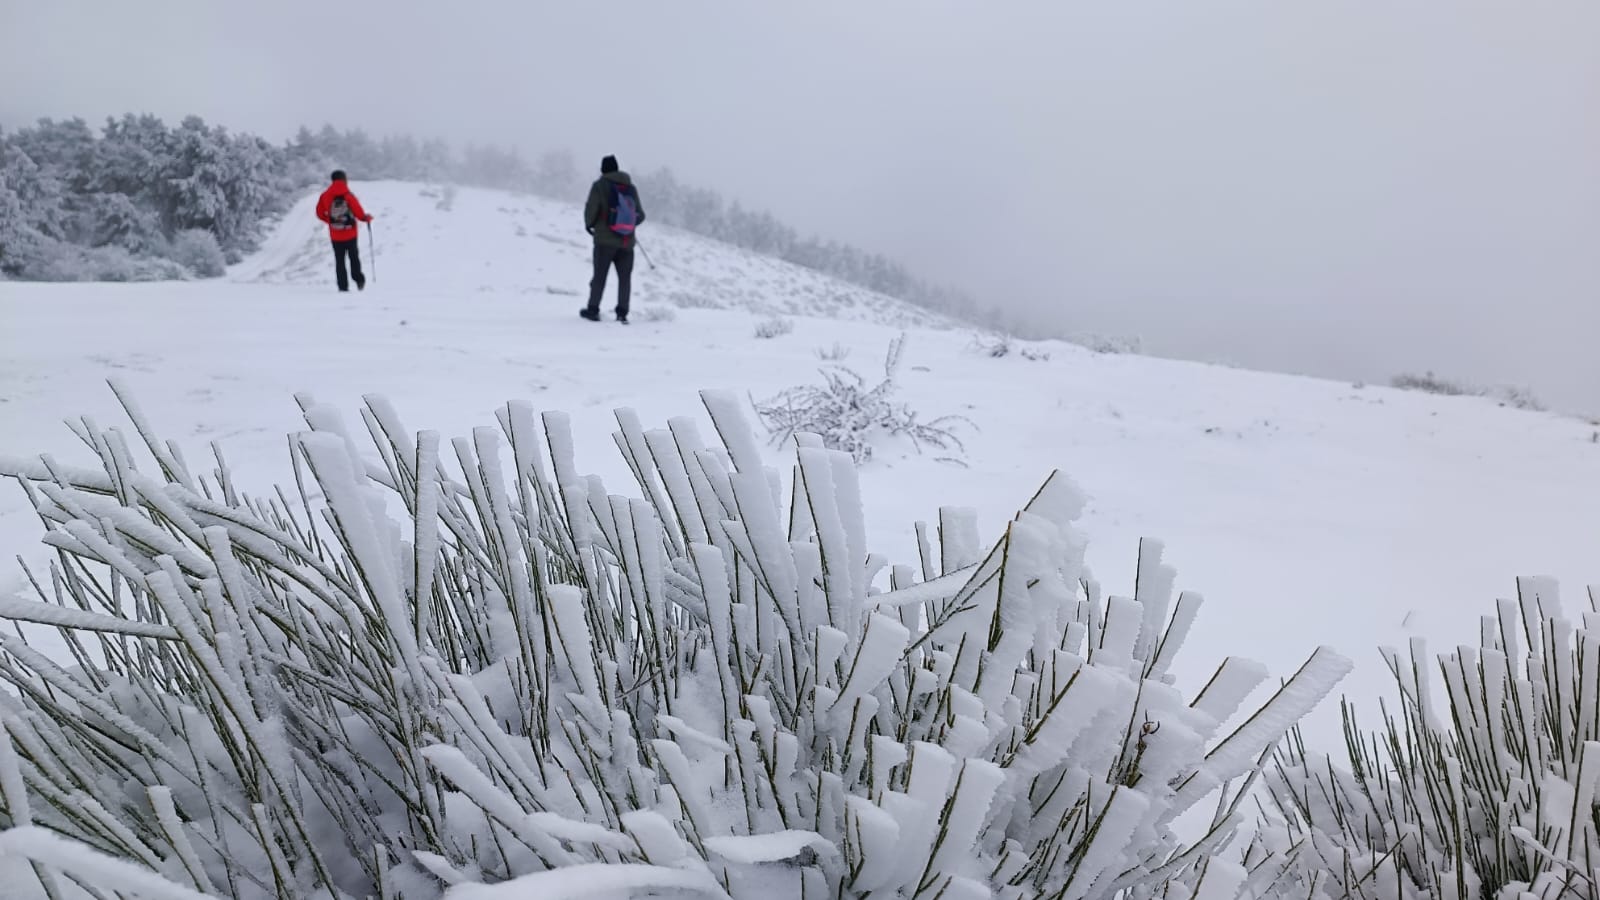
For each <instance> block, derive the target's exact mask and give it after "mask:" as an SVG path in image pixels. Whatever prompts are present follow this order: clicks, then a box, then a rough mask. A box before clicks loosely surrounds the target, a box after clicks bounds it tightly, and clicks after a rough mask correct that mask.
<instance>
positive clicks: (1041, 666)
mask: <svg viewBox="0 0 1600 900" xmlns="http://www.w3.org/2000/svg"><path fill="white" fill-rule="evenodd" d="M114 387H115V385H114ZM119 393H122V392H121V391H120V389H119ZM705 399H706V404H707V408H708V410H709V412H710V416H711V421H712V424H713V426H714V430H715V432H716V434H717V435H718V437H719V438H720V439H721V441H722V446H721V447H713V446H709V445H707V444H706V443H705V442H704V441H703V440H702V438H701V436H700V433H699V429H698V428H697V427H696V425H695V423H694V422H693V421H692V420H689V419H685V418H677V419H672V420H671V421H670V422H669V423H668V425H667V427H666V428H661V429H654V430H649V431H646V430H644V429H643V428H642V427H641V425H640V423H639V420H638V418H637V417H636V416H635V415H634V414H633V413H632V412H630V411H627V410H621V411H619V412H618V413H617V421H618V424H619V428H618V430H617V431H616V433H615V434H614V439H615V442H616V445H617V447H618V449H619V450H620V451H621V453H622V456H623V457H624V459H625V460H626V462H627V464H628V467H629V469H630V470H631V472H632V474H633V475H634V477H635V479H636V480H637V490H638V494H637V495H636V496H624V495H619V494H610V493H607V492H606V490H605V488H604V487H603V486H602V485H601V483H600V481H599V480H598V479H597V478H595V477H593V476H587V475H584V474H582V470H581V469H579V468H578V466H579V463H578V460H577V459H575V458H574V456H573V446H574V444H573V439H572V435H571V434H570V432H569V428H568V420H567V418H566V417H565V416H564V415H562V414H559V413H544V414H543V415H542V416H535V414H534V412H533V411H532V409H531V408H530V407H528V406H526V405H523V404H518V403H513V404H510V405H507V406H505V407H502V408H501V409H500V410H499V413H498V418H499V428H498V429H495V428H488V427H484V428H478V429H476V430H474V432H473V433H472V435H471V437H462V438H458V439H456V440H455V441H453V442H451V443H450V444H448V445H444V446H443V447H442V446H441V442H440V438H439V436H438V435H437V434H436V433H434V432H426V431H425V432H421V433H419V434H411V433H409V432H407V431H406V430H405V429H404V428H403V427H402V426H401V424H400V421H399V417H398V416H397V414H396V413H395V411H394V410H393V409H392V408H390V407H389V406H388V405H387V404H386V403H385V402H383V401H382V400H381V399H378V398H368V402H367V406H366V407H365V408H364V409H363V410H362V412H361V417H362V420H363V422H364V425H365V430H366V431H367V432H368V433H369V434H370V435H371V436H372V438H373V442H374V446H373V447H372V448H370V449H369V452H368V454H367V455H362V454H361V453H360V452H359V451H358V446H357V444H356V442H355V440H354V434H353V432H352V430H351V429H349V428H348V427H347V426H346V425H345V423H344V422H343V421H342V420H341V418H340V417H339V416H338V415H337V414H336V413H335V412H334V411H332V410H330V409H328V408H326V407H323V406H320V405H318V404H316V403H315V402H313V401H312V400H311V399H310V398H301V400H302V408H303V410H304V414H305V418H306V421H307V425H308V430H306V431H304V432H301V433H299V434H296V435H293V436H292V437H291V440H290V442H289V443H290V447H291V448H292V454H293V461H294V466H295V475H296V478H295V487H294V489H292V490H288V491H282V490H280V491H277V492H275V493H272V494H265V495H250V494H246V493H244V492H243V490H242V489H241V486H240V485H239V484H238V483H236V482H235V481H234V479H233V475H232V473H231V471H230V469H229V467H228V465H227V463H226V462H225V460H224V458H223V456H222V454H221V453H220V451H216V452H215V456H216V465H215V467H213V468H212V469H211V470H210V471H209V472H207V471H203V470H197V469H195V468H193V467H191V465H190V464H189V463H187V462H186V461H185V458H184V456H183V455H182V454H181V453H180V451H179V449H178V447H177V446H176V445H175V444H172V443H169V442H164V441H161V440H159V439H158V438H157V437H156V436H155V435H154V434H153V433H151V431H150V428H149V424H148V422H147V420H146V418H145V417H144V416H143V415H142V414H141V413H139V411H138V410H137V408H136V407H135V406H134V405H133V404H132V403H131V402H130V401H128V400H127V399H126V397H125V396H124V405H125V406H126V407H127V408H128V410H129V414H130V419H131V420H132V423H133V430H132V431H131V432H130V431H124V430H122V429H117V428H111V429H106V430H97V429H96V428H95V427H94V426H93V425H92V423H91V422H90V421H89V420H87V419H84V420H82V421H81V422H78V423H75V424H74V428H75V429H76V430H77V432H78V434H79V436H80V437H81V438H82V439H83V440H84V441H85V442H86V443H87V444H88V445H89V447H90V448H91V450H92V452H93V453H94V454H96V455H98V456H99V458H100V459H101V460H102V461H103V471H84V470H75V469H71V468H68V467H64V466H62V465H60V464H59V463H57V462H55V461H54V460H52V459H51V458H49V457H44V458H40V459H39V460H37V461H35V462H27V461H6V462H0V472H4V473H6V474H10V475H13V476H15V477H17V478H18V479H19V480H20V481H21V482H22V483H23V484H24V486H25V488H26V490H27V491H28V494H29V496H30V497H31V498H32V499H33V501H34V503H35V505H36V507H37V509H38V512H39V514H40V515H41V517H42V520H43V521H44V522H45V524H46V525H47V527H48V535H47V540H48V541H49V542H50V543H51V544H52V545H53V546H54V547H55V548H56V550H57V552H58V554H59V559H58V562H57V563H56V564H54V565H53V566H52V570H51V572H50V573H48V577H45V578H42V579H41V580H38V581H37V582H36V584H38V586H39V588H40V593H41V596H40V599H39V600H38V601H23V600H13V601H5V602H4V603H0V617H3V618H5V619H9V620H12V621H13V622H17V623H38V624H43V625H47V626H50V627H53V628H55V629H57V630H58V634H59V635H60V636H61V637H62V638H63V639H65V640H66V641H67V642H68V646H69V648H70V650H71V651H72V653H73V655H74V660H73V663H74V664H73V665H71V666H70V667H69V666H66V665H62V664H59V663H57V662H55V661H53V660H51V659H49V658H47V657H45V656H44V655H42V654H41V653H40V652H39V651H37V650H36V649H34V648H33V647H31V646H29V644H28V643H27V642H26V641H24V640H23V639H22V638H21V637H19V636H16V635H12V634H9V633H0V650H3V651H4V652H3V653H0V678H3V679H4V681H6V682H7V683H8V684H9V685H10V686H11V687H12V688H13V689H14V690H15V691H16V692H17V697H18V699H17V700H16V701H13V702H4V703H0V796H3V799H4V809H5V811H6V816H7V821H6V824H8V825H10V826H13V827H11V828H10V830H7V831H4V832H0V861H4V860H5V859H6V858H7V857H10V858H12V859H23V860H27V861H29V862H31V863H32V864H33V865H34V871H35V872H37V873H38V875H39V877H41V878H42V879H44V880H45V881H46V882H47V884H49V885H50V886H51V888H52V890H54V889H56V888H66V887H70V884H69V882H76V883H78V884H81V885H84V886H88V887H92V888H94V889H95V890H97V891H99V892H100V896H122V895H123V893H122V892H127V891H139V892H141V894H142V895H143V896H161V897H185V898H187V897H196V896H201V895H205V896H224V897H234V898H266V897H275V898H283V900H291V898H325V900H335V898H336V900H343V898H357V897H382V898H404V900H430V898H438V897H441V896H442V897H445V898H448V900H473V898H478V900H483V898H501V897H504V898H511V897H519V898H520V897H566V898H577V897H595V898H599V897H605V898H616V897H622V896H646V895H649V896H671V897H684V898H688V897H720V898H739V900H744V898H752V900H753V898H763V900H764V898H769V897H782V898H793V897H801V898H869V897H870V898H872V900H888V898H902V900H910V898H928V900H933V898H944V900H978V898H985V897H993V898H1000V900H1023V898H1036V897H1071V898H1089V900H1101V898H1107V900H1109V898H1153V897H1163V898H1175V900H1177V898H1181V900H1198V898H1207V900H1211V898H1233V897H1235V896H1240V897H1243V896H1252V897H1254V896H1258V894H1257V893H1251V891H1252V890H1253V888H1252V885H1258V884H1261V883H1265V881H1266V880H1267V879H1268V878H1270V876H1271V875H1272V873H1273V872H1275V871H1278V870H1279V869H1280V868H1281V866H1280V865H1278V863H1277V862H1276V861H1275V862H1274V865H1271V866H1265V867H1262V868H1261V869H1260V870H1259V871H1258V872H1247V871H1246V870H1245V869H1244V868H1242V867H1240V866H1238V865H1235V864H1232V863H1229V862H1226V861H1225V860H1223V859H1221V858H1216V854H1217V853H1218V852H1219V850H1220V849H1221V848H1222V847H1223V846H1224V845H1225V843H1226V841H1227V840H1228V839H1229V838H1230V837H1231V836H1232V835H1233V833H1234V831H1235V829H1236V827H1238V826H1239V825H1240V824H1241V822H1242V809H1241V807H1242V801H1243V799H1244V798H1245V796H1246V790H1245V788H1246V787H1247V786H1248V785H1249V784H1250V783H1251V782H1252V781H1253V780H1255V779H1256V778H1257V776H1258V774H1259V770H1260V764H1261V762H1262V760H1263V758H1264V754H1267V753H1268V752H1270V749H1271V748H1272V747H1273V746H1274V745H1275V744H1276V743H1277V742H1278V741H1279V740H1280V739H1281V738H1282V737H1283V736H1284V734H1285V732H1286V730H1287V729H1288V728H1289V727H1290V726H1291V725H1292V724H1293V723H1295V722H1296V721H1297V720H1298V719H1299V718H1300V717H1301V716H1302V715H1303V714H1304V713H1305V712H1306V711H1307V710H1309V709H1310V708H1311V707H1312V706H1313V705H1314V704H1315V703H1317V702H1318V701H1319V700H1320V698H1322V697H1323V696H1325V695H1326V694H1327V693H1328V692H1329V691H1330V690H1331V689H1332V687H1333V686H1334V684H1335V683H1336V682H1337V681H1338V679H1339V678H1340V677H1342V675H1343V674H1344V673H1345V672H1346V670H1347V669H1348V667H1349V663H1348V662H1347V661H1345V660H1344V659H1342V658H1340V657H1339V656H1338V655H1336V654H1334V653H1332V652H1330V651H1328V650H1326V649H1321V650H1317V651H1316V652H1315V653H1313V654H1312V655H1311V656H1310V658H1309V659H1308V660H1307V662H1306V663H1305V665H1304V666H1303V667H1302V668H1301V669H1300V670H1299V671H1298V672H1296V673H1295V674H1294V675H1293V676H1292V677H1291V678H1289V680H1288V681H1287V682H1286V683H1284V684H1283V686H1282V687H1281V688H1279V689H1278V690H1276V691H1274V692H1272V693H1271V694H1270V697H1269V699H1267V701H1266V703H1265V705H1264V706H1263V707H1261V708H1260V709H1258V710H1254V711H1253V712H1251V711H1247V710H1241V709H1240V706H1241V704H1242V703H1243V702H1244V701H1245V699H1246V697H1247V696H1248V695H1249V694H1250V693H1251V692H1252V691H1253V689H1254V688H1256V687H1257V686H1258V685H1260V684H1262V683H1263V682H1264V681H1265V679H1266V674H1267V673H1266V672H1265V670H1264V669H1263V668H1262V667H1260V666H1259V665H1256V664H1253V663H1250V662H1247V661H1243V660H1239V659H1234V658H1230V659H1227V660H1225V661H1224V662H1223V663H1222V664H1221V666H1219V667H1218V669H1217V670H1216V673H1215V675H1214V676H1213V677H1212V678H1211V679H1210V680H1209V681H1208V682H1207V683H1206V685H1205V686H1204V687H1202V688H1201V689H1200V690H1199V691H1198V692H1197V693H1194V694H1192V695H1186V694H1185V693H1184V692H1181V691H1180V690H1179V689H1178V687H1177V686H1176V685H1175V684H1174V683H1173V681H1174V679H1173V676H1172V674H1171V671H1170V670H1171V666H1172V663H1173V660H1174V658H1175V655H1176V653H1177V652H1178V649H1179V647H1180V646H1181V645H1182V643H1183V641H1184V638H1185V637H1186V635H1187V633H1188V631H1189V629H1190V627H1191V625H1192V624H1193V622H1194V620H1195V615H1196V612H1197V610H1198V608H1199V605H1200V600H1199V598H1198V597H1196V596H1194V595H1191V594H1188V593H1183V594H1179V595H1177V596H1174V592H1173V581H1174V573H1173V572H1172V571H1171V570H1170V568H1169V567H1167V566H1166V565H1164V564H1163V563H1161V561H1160V548H1159V546H1158V545H1156V544H1154V543H1146V544H1144V545H1142V546H1141V548H1140V553H1139V567H1138V578H1137V581H1136V584H1135V585H1134V592H1133V596H1132V597H1131V598H1128V597H1110V598H1107V597H1105V596H1103V595H1102V593H1101V591H1100V588H1099V586H1098V584H1097V583H1096V582H1095V581H1094V579H1093V578H1092V577H1091V575H1090V573H1089V572H1088V571H1087V569H1086V568H1085V566H1084V561H1083V560H1084V542H1083V540H1082V538H1081V537H1080V536H1079V535H1078V534H1077V532H1076V531H1075V529H1074V526H1073V522H1074V520H1075V519H1076V517H1077V516H1078V515H1079V513H1080V511H1081V509H1082V506H1083V501H1082V500H1081V498H1080V497H1079V495H1078V493H1077V491H1076V490H1075V489H1074V488H1073V487H1072V486H1071V485H1070V484H1069V483H1068V482H1067V480H1066V479H1065V478H1063V477H1062V476H1060V475H1059V474H1056V475H1052V476H1050V477H1049V478H1048V479H1047V480H1046V481H1045V483H1044V485H1043V487H1042V488H1041V489H1040V490H1039V491H1038V492H1037V493H1036V494H1035V495H1034V497H1033V498H1032V499H1031V500H1029V501H1028V503H1027V504H1026V505H1025V506H1024V507H1023V508H1022V509H1021V510H1020V511H1019V512H1018V513H1017V515H1016V516H1015V517H1014V518H1013V519H1012V520H1011V521H1009V522H1007V523H1006V525H1005V529H1004V531H1003V533H1002V534H1001V536H1000V537H999V539H998V540H997V541H995V542H994V543H993V544H992V545H991V546H990V547H989V548H988V549H985V548H984V547H983V546H982V545H981V544H980V542H979V538H978V534H977V527H976V518H975V516H974V514H973V513H971V512H965V511H961V510H956V509H950V508H945V509H941V510H940V512H939V521H938V523H937V527H936V528H928V527H925V526H923V525H918V526H917V530H916V533H917V537H918V544H919V550H920V552H919V560H918V561H917V563H916V564H914V565H910V566H906V565H895V566H890V565H889V564H888V562H887V561H886V560H885V559H883V557H881V556H879V555H877V554H874V553H872V552H870V551H869V550H868V548H867V546H866V538H865V536H866V533H867V531H866V524H865V519H864V516H863V510H862V497H861V492H860V488H859V485H858V482H857V474H856V470H855V469H854V467H853V466H852V464H851V461H850V457H849V456H848V454H845V453H841V452H837V451H830V450H827V449H825V448H823V447H822V446H820V442H819V441H818V440H817V439H816V438H815V437H814V436H809V435H800V436H799V439H798V441H797V443H798V449H797V453H796V456H795V459H794V463H793V466H792V469H791V471H790V473H789V476H788V477H787V478H785V477H784V476H783V475H782V473H780V472H779V471H778V470H775V469H771V468H768V467H767V466H766V464H765V463H764V461H763V457H762V454H761V451H760V450H759V448H758V445H757V443H756V441H755V438H754V435H753V434H752V433H751V432H750V430H749V428H748V427H747V426H746V424H745V423H744V422H743V421H742V415H741V413H740V412H739V406H738V404H737V403H736V402H735V401H734V399H733V398H731V397H729V396H726V395H721V394H708V395H706V398H705ZM135 433H136V434H137V435H138V436H139V438H140V439H142V441H143V443H144V446H145V448H146V449H147V450H148V452H149V454H150V456H151V457H153V459H154V463H153V465H152V464H149V463H145V464H143V465H142V466H141V465H136V463H137V462H142V460H141V459H139V458H137V457H136V455H135V453H134V452H133V447H132V446H131V445H130V444H129V443H128V441H127V440H125V437H126V436H128V435H130V434H135ZM446 449H447V450H448V454H447V453H445V452H441V451H442V450H446ZM451 457H453V461H454V463H455V464H456V465H451V463H450V462H449V461H448V460H450V458H451ZM885 575H886V576H887V577H886V579H885V577H884V576H885ZM1233 720H1238V721H1242V722H1243V724H1242V725H1240V726H1238V727H1237V728H1231V729H1230V728H1224V727H1223V726H1224V723H1226V722H1229V721H1233ZM1208 797H1211V798H1215V799H1214V800H1211V801H1207V799H1206V798H1208ZM1201 802H1207V803H1208V804H1209V803H1213V802H1214V803H1216V806H1215V809H1216V813H1215V815H1213V816H1211V817H1210V819H1209V824H1208V825H1206V826H1205V827H1203V828H1202V829H1201V830H1200V833H1199V837H1198V839H1197V840H1196V841H1195V842H1193V843H1189V842H1186V841H1185V840H1184V839H1182V838H1180V837H1179V835H1178V833H1177V832H1176V830H1175V829H1174V826H1173V823H1174V821H1175V820H1176V819H1177V818H1178V817H1180V816H1182V815H1184V814H1185V813H1186V812H1188V811H1190V810H1192V809H1196V804H1198V803H1201ZM1262 872H1265V873H1266V874H1265V875H1262V874H1261V873H1262ZM16 887H18V886H17V885H10V886H8V889H9V888H16ZM24 889H25V888H24Z"/></svg>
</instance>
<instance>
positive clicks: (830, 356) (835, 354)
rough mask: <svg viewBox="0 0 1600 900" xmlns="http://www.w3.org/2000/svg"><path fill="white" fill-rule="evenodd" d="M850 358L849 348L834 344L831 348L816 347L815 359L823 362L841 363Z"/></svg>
mask: <svg viewBox="0 0 1600 900" xmlns="http://www.w3.org/2000/svg"><path fill="white" fill-rule="evenodd" d="M849 356H850V348H849V347H846V346H845V345H843V344H841V343H838V342H837V341H836V342H834V345H833V346H832V347H818V348H817V359H820V360H822V361H823V362H842V361H843V360H845V359H847V358H848V357H849Z"/></svg>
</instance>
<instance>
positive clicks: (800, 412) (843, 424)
mask: <svg viewBox="0 0 1600 900" xmlns="http://www.w3.org/2000/svg"><path fill="white" fill-rule="evenodd" d="M904 349H905V335H901V336H900V337H898V338H896V339H895V340H893V341H892V342H890V344H889V351H888V353H887V355H886V356H885V359H884V365H883V380H882V381H880V382H878V383H877V384H876V385H873V386H872V387H868V386H867V381H866V379H865V378H863V377H861V375H860V374H859V373H858V372H856V371H855V370H854V369H851V368H849V367H847V366H843V365H838V364H835V365H831V366H827V367H825V368H823V369H822V384H821V385H820V386H816V385H801V386H798V387H792V388H789V389H788V390H785V391H782V392H780V393H779V394H778V395H777V396H776V397H773V398H772V399H770V400H767V401H764V402H760V403H755V408H756V412H757V414H758V415H759V416H760V417H761V419H762V420H763V421H764V422H765V423H766V426H767V433H768V435H769V436H770V437H771V438H772V440H773V441H774V443H776V444H779V445H782V444H783V443H785V442H787V441H790V440H792V439H794V438H795V436H796V435H800V434H815V435H819V436H820V437H821V440H822V443H823V446H825V447H827V448H828V449H830V450H842V451H844V452H846V453H848V454H850V457H851V458H852V459H853V460H855V462H856V463H858V464H860V463H865V462H868V461H870V460H871V459H872V452H873V442H874V441H875V440H881V439H883V438H904V439H906V440H909V441H910V442H911V444H912V446H913V447H915V448H917V450H918V451H919V452H920V450H921V449H922V447H923V446H924V445H928V446H932V447H935V448H938V449H941V450H945V449H951V450H955V451H957V452H959V451H961V449H962V444H961V439H960V438H959V437H957V436H956V434H955V432H954V431H953V430H952V429H953V428H954V427H955V426H958V425H969V426H970V425H971V424H972V423H971V422H970V421H969V420H967V419H965V418H963V417H961V416H940V417H938V418H936V419H932V420H930V421H927V422H923V421H921V420H920V416H919V414H918V413H917V411H916V410H914V409H912V408H911V406H910V405H909V404H907V403H905V402H904V401H901V400H897V399H895V396H894V395H895V392H896V390H897V386H896V384H895V371H896V370H897V369H898V368H899V367H900V358H901V353H902V352H903V351H904Z"/></svg>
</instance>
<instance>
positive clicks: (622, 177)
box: [583, 172, 644, 247]
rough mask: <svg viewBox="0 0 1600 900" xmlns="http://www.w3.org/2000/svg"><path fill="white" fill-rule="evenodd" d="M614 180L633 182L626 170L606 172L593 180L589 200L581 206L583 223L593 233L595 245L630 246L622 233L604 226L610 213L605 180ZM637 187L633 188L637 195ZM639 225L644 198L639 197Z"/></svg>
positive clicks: (642, 215)
mask: <svg viewBox="0 0 1600 900" xmlns="http://www.w3.org/2000/svg"><path fill="white" fill-rule="evenodd" d="M608 180H609V181H615V182H617V183H619V184H633V179H632V178H629V177H628V173H627V172H607V173H606V174H604V175H601V176H600V177H599V178H598V179H596V180H595V183H594V184H593V185H591V186H590V188H589V202H588V203H586V204H584V207H583V224H584V226H585V227H586V228H588V229H589V233H590V234H592V235H594V243H595V246H597V247H601V246H604V247H631V246H633V242H632V241H628V240H624V238H623V237H622V235H620V234H615V233H613V232H612V231H611V229H610V228H608V227H607V226H606V219H607V218H608V217H609V216H610V213H611V188H610V187H608V186H607V185H606V181H608ZM638 192H639V189H638V188H637V187H635V188H634V193H635V195H637V194H638ZM637 224H639V225H643V224H644V199H643V198H640V199H639V221H638V223H637Z"/></svg>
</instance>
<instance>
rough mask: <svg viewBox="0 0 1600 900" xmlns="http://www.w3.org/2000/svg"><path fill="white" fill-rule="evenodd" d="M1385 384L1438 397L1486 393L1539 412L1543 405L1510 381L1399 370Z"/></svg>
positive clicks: (1500, 401) (1505, 402)
mask: <svg viewBox="0 0 1600 900" xmlns="http://www.w3.org/2000/svg"><path fill="white" fill-rule="evenodd" d="M1389 386H1390V387H1396V388H1399V389H1401V390H1404V391H1421V392H1423V393H1427V394H1438V395H1440V396H1442V397H1487V398H1489V399H1491V400H1494V401H1495V402H1497V403H1499V404H1501V405H1502V406H1509V407H1511V408H1513V409H1526V410H1532V411H1535V412H1539V411H1542V410H1543V409H1544V408H1545V407H1544V404H1543V403H1541V402H1540V401H1539V398H1538V397H1536V396H1534V394H1533V391H1531V390H1529V389H1528V388H1525V387H1516V386H1514V385H1497V386H1495V387H1478V386H1475V385H1471V384H1467V383H1466V382H1462V381H1453V380H1451V379H1448V378H1442V377H1440V376H1438V375H1435V374H1433V373H1432V372H1424V373H1423V374H1421V375H1417V374H1415V373H1410V372H1407V373H1401V374H1399V375H1396V376H1394V377H1393V378H1391V379H1390V380H1389Z"/></svg>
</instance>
